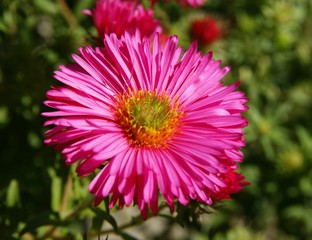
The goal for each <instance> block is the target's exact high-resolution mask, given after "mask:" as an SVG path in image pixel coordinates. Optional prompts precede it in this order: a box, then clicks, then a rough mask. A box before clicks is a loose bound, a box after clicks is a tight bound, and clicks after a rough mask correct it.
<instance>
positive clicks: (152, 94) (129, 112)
mask: <svg viewBox="0 0 312 240" xmlns="http://www.w3.org/2000/svg"><path fill="white" fill-rule="evenodd" d="M115 100H116V105H115V108H114V110H115V120H116V122H117V123H119V125H120V126H121V127H122V129H123V130H124V132H125V134H126V136H127V137H128V139H129V143H130V144H131V145H132V146H135V147H149V148H161V147H162V148H164V147H166V146H167V145H168V142H169V140H170V139H171V138H172V137H173V135H174V134H175V133H177V132H178V131H179V128H180V126H181V125H182V121H181V118H182V117H183V116H184V112H183V110H182V109H181V107H180V105H179V103H178V102H177V99H174V100H172V99H170V97H169V96H168V95H167V94H166V93H165V92H162V93H161V94H158V92H157V90H155V91H146V90H139V91H131V90H129V92H127V93H125V94H119V95H118V96H117V97H116V99H115Z"/></svg>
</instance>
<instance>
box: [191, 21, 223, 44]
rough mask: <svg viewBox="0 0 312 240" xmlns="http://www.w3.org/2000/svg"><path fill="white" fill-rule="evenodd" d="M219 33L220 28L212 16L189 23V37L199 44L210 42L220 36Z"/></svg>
mask: <svg viewBox="0 0 312 240" xmlns="http://www.w3.org/2000/svg"><path fill="white" fill-rule="evenodd" d="M221 34H222V32H221V28H220V27H219V25H218V23H217V21H216V20H215V19H214V18H212V17H206V18H204V19H197V20H194V21H193V22H192V24H191V37H192V38H193V39H194V40H197V41H198V42H199V43H200V44H203V45H207V44H211V43H213V42H214V41H216V40H217V39H218V38H220V37H221Z"/></svg>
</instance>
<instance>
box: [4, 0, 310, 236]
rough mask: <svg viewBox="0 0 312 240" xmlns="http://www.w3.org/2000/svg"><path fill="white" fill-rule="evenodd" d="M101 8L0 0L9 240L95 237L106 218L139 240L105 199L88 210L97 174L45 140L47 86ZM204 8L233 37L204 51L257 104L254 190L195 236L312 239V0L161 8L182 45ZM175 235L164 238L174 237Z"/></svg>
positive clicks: (250, 153)
mask: <svg viewBox="0 0 312 240" xmlns="http://www.w3.org/2000/svg"><path fill="white" fill-rule="evenodd" d="M145 2H146V1H145ZM93 6H94V2H93V1H89V0H80V1H74V0H68V1H62V0H55V1H53V0H33V1H31V0H2V1H1V2H0V12H1V14H0V136H1V138H0V159H1V170H0V171H1V174H0V234H1V236H0V238H1V239H20V238H22V239H45V238H48V237H49V236H51V234H52V233H55V232H56V231H55V230H56V228H57V233H58V236H63V238H61V239H83V238H84V239H86V233H88V232H92V231H93V232H95V233H96V231H100V229H101V226H102V222H103V221H106V222H108V223H109V224H110V225H111V226H112V227H113V228H115V229H116V231H117V232H118V233H119V234H120V236H122V237H123V238H124V239H133V238H132V237H131V236H130V235H129V234H127V233H125V232H122V231H120V230H118V229H117V225H118V223H116V221H115V219H114V218H113V217H112V216H111V215H110V213H109V212H107V211H105V206H104V205H105V204H103V205H101V206H100V207H99V208H96V209H92V208H90V206H91V205H92V204H91V203H92V197H91V196H90V195H89V194H88V191H87V187H88V183H89V181H90V179H89V178H83V179H80V178H78V177H77V176H76V174H75V172H74V166H73V167H70V168H69V167H65V166H64V165H63V161H62V159H61V156H60V155H59V153H56V152H54V151H53V150H52V149H50V148H47V147H46V146H44V144H43V132H44V129H43V127H42V124H43V121H44V119H43V118H42V117H41V116H40V112H42V111H44V110H46V109H45V107H44V106H43V104H42V102H43V100H44V99H45V92H46V90H47V89H49V86H50V85H56V84H57V82H56V81H55V80H54V79H53V78H52V75H53V71H54V70H55V69H57V66H58V65H59V64H67V63H70V62H71V61H72V60H71V53H73V52H77V48H78V47H80V46H84V45H86V44H87V39H88V36H89V34H90V33H93V34H94V32H95V31H94V28H93V26H92V20H91V19H90V18H89V17H87V16H85V15H83V14H82V13H81V11H82V10H83V9H85V8H88V9H90V8H92V7H93ZM206 15H209V16H212V17H214V18H216V19H217V20H218V22H219V23H220V25H222V28H223V30H224V32H225V33H226V34H224V36H223V38H222V39H219V40H218V41H216V42H215V43H213V44H212V45H209V46H200V47H201V49H202V51H204V52H206V51H210V50H212V51H213V52H214V54H215V58H217V59H222V60H223V64H226V65H231V66H232V71H231V74H230V75H229V76H227V77H226V79H225V81H228V82H233V81H235V80H237V79H240V80H241V82H242V83H241V86H240V88H241V89H242V90H244V91H245V92H246V94H247V96H248V97H249V99H250V101H249V102H248V105H249V108H250V109H249V111H248V112H247V113H246V117H247V118H248V120H249V126H248V127H247V128H246V140H247V147H246V148H245V149H244V152H245V162H244V163H243V164H242V165H241V171H242V172H243V173H244V175H246V178H247V180H249V181H250V182H251V185H250V186H248V187H245V188H244V190H243V191H242V192H241V193H239V194H237V195H235V196H233V198H234V201H229V202H225V203H224V204H225V205H224V206H220V207H218V208H217V209H218V212H217V213H214V214H210V215H209V216H208V218H209V221H208V223H206V222H203V224H202V226H201V230H196V232H197V235H196V237H192V239H199V240H200V239H203V240H204V239H206V240H207V239H212V240H223V239H227V240H232V239H233V240H234V239H240V240H245V239H246V240H248V239H255V240H258V239H259V240H263V239H278V240H279V239H283V240H284V239H286V240H301V239H302V240H305V239H312V221H311V220H310V218H311V216H312V125H311V122H312V109H311V108H312V40H311V39H312V2H311V1H310V0H275V1H273V0H255V1H250V0H236V1H230V0H223V1H220V0H208V1H207V3H206V4H205V6H203V7H202V8H200V9H196V10H194V9H191V8H186V9H183V8H181V7H180V6H179V5H178V4H176V3H169V4H165V5H164V4H160V5H157V8H156V16H157V17H159V18H160V19H161V21H162V23H163V25H164V26H165V28H166V29H167V30H168V31H169V33H171V34H178V35H179V38H180V42H181V44H182V45H183V46H184V47H187V46H188V45H189V44H190V42H191V38H190V36H189V28H190V23H191V21H192V20H193V19H195V18H198V17H202V16H206ZM139 221H140V220H138V219H136V218H134V219H133V222H134V223H136V222H139ZM172 226H173V225H172V224H168V225H167V228H170V227H172ZM189 228H192V224H190V226H189ZM168 231H169V230H168V229H167V230H166V231H163V232H159V236H158V238H157V239H167V237H166V233H168ZM194 231H195V230H194ZM95 236H96V234H95ZM190 238H191V237H189V236H185V239H190ZM155 239H156V238H155Z"/></svg>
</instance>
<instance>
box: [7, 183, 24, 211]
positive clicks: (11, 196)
mask: <svg viewBox="0 0 312 240" xmlns="http://www.w3.org/2000/svg"><path fill="white" fill-rule="evenodd" d="M6 203H7V206H8V207H15V206H19V207H20V206H21V199H20V190H19V184H18V181H17V180H16V179H12V180H11V182H10V184H9V187H8V190H7V196H6Z"/></svg>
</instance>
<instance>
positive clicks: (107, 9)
mask: <svg viewBox="0 0 312 240" xmlns="http://www.w3.org/2000/svg"><path fill="white" fill-rule="evenodd" d="M84 13H86V14H88V15H91V16H92V17H93V21H94V25H95V27H96V29H97V31H98V35H99V38H100V39H101V41H102V39H103V37H104V35H105V34H111V33H115V34H116V35H117V36H118V37H120V36H121V35H122V34H123V33H124V32H126V31H127V32H129V33H130V34H134V33H135V31H136V30H137V29H139V30H140V32H141V35H142V36H147V37H152V36H153V35H155V33H156V32H161V31H162V28H161V26H160V23H159V21H158V20H156V19H154V17H153V14H154V13H153V10H151V9H149V10H145V9H144V7H143V6H142V5H141V4H138V3H135V2H131V1H122V0H97V2H96V7H95V8H94V9H93V10H92V11H89V10H85V11H84Z"/></svg>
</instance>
